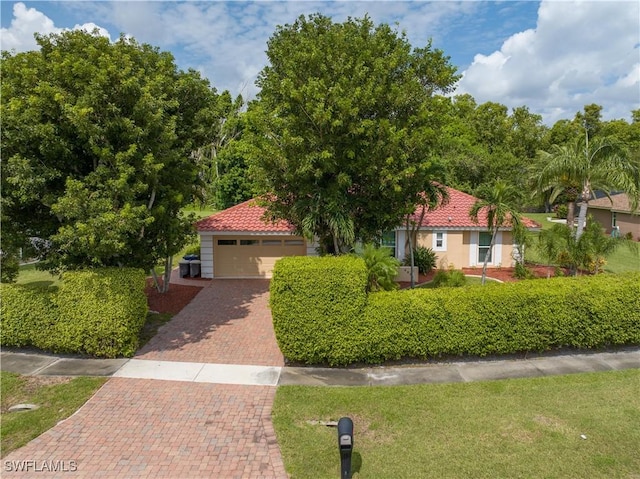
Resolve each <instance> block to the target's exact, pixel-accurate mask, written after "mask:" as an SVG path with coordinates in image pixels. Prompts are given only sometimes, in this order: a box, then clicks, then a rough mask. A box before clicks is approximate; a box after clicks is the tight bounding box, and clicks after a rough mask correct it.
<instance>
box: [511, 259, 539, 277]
mask: <svg viewBox="0 0 640 479" xmlns="http://www.w3.org/2000/svg"><path fill="white" fill-rule="evenodd" d="M513 276H514V277H515V278H518V279H533V278H535V275H534V274H533V271H531V270H530V269H529V268H527V267H526V266H525V265H523V264H522V263H520V262H517V263H516V267H515V270H514V272H513Z"/></svg>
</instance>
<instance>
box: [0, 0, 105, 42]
mask: <svg viewBox="0 0 640 479" xmlns="http://www.w3.org/2000/svg"><path fill="white" fill-rule="evenodd" d="M66 30H85V31H87V32H93V31H94V30H98V34H99V35H102V36H103V37H107V38H109V39H110V38H111V37H110V35H109V32H108V31H107V30H106V29H105V28H102V27H100V26H98V25H96V24H95V23H92V22H89V23H84V24H82V25H78V24H76V25H75V26H74V27H73V28H71V29H68V28H58V27H56V26H55V25H54V23H53V20H51V19H50V18H49V17H47V16H46V15H45V14H44V13H42V12H40V11H38V10H36V9H35V8H27V7H26V5H25V4H24V3H22V2H18V3H16V4H14V5H13V19H12V20H11V26H10V27H9V28H2V29H0V44H1V46H2V50H13V51H16V52H25V51H28V50H35V49H37V48H38V44H37V43H36V40H35V37H34V34H35V33H39V34H41V35H49V34H51V33H61V32H63V31H66Z"/></svg>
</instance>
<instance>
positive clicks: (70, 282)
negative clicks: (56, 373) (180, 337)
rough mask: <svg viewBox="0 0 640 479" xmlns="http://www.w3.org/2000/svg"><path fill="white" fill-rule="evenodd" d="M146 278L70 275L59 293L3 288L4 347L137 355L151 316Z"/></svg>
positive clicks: (114, 272)
mask: <svg viewBox="0 0 640 479" xmlns="http://www.w3.org/2000/svg"><path fill="white" fill-rule="evenodd" d="M144 287H145V275H144V272H143V271H142V270H137V269H131V268H103V269H98V270H92V271H70V272H67V273H65V275H64V278H63V280H62V282H61V286H60V287H59V289H58V290H57V291H55V292H51V291H49V290H43V289H34V288H30V287H26V286H21V285H11V284H3V285H2V289H1V292H2V306H1V307H2V311H1V314H2V336H1V343H2V345H3V346H18V347H22V346H34V347H36V348H39V349H43V350H48V351H52V352H56V353H81V354H89V355H92V356H97V357H107V358H113V357H117V356H132V355H133V354H134V353H135V351H136V349H137V348H138V335H139V333H140V330H141V328H142V326H143V325H144V322H145V319H146V314H147V298H146V296H145V294H144Z"/></svg>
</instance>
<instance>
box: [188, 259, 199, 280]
mask: <svg viewBox="0 0 640 479" xmlns="http://www.w3.org/2000/svg"><path fill="white" fill-rule="evenodd" d="M200 263H201V262H200V260H199V259H194V260H193V261H189V272H190V273H191V277H192V278H199V277H200Z"/></svg>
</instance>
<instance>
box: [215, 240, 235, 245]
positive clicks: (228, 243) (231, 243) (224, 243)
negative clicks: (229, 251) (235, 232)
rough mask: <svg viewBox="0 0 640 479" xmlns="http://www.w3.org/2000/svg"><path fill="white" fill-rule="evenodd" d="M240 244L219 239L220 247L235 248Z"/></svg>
mask: <svg viewBox="0 0 640 479" xmlns="http://www.w3.org/2000/svg"><path fill="white" fill-rule="evenodd" d="M236 244H238V240H234V239H219V240H218V246H235V245H236Z"/></svg>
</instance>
